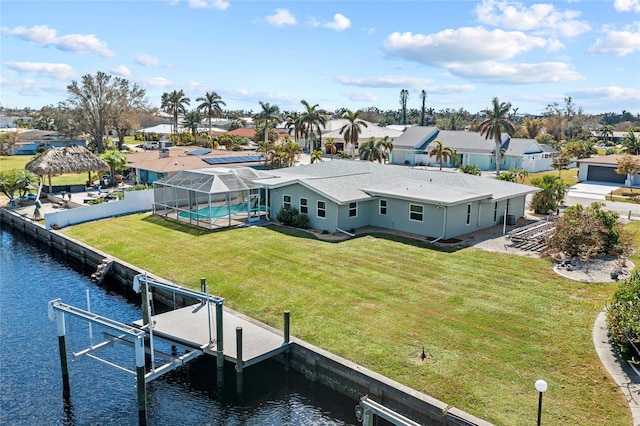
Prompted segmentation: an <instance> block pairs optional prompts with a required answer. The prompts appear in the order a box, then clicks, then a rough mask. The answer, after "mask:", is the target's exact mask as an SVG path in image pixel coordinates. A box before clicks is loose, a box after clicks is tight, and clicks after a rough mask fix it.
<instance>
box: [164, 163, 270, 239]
mask: <svg viewBox="0 0 640 426" xmlns="http://www.w3.org/2000/svg"><path fill="white" fill-rule="evenodd" d="M262 177H264V175H263V174H262V173H261V172H260V171H258V170H255V169H252V168H250V167H238V168H228V169H227V168H224V169H223V168H210V169H199V170H182V171H180V172H178V173H176V174H175V175H173V176H170V177H167V178H164V179H160V180H157V181H155V182H154V183H153V193H154V194H153V197H154V203H153V212H154V214H156V215H158V216H164V217H167V218H171V219H176V220H179V221H181V222H188V223H190V224H193V225H197V226H200V227H203V228H207V229H215V228H226V227H231V226H237V225H242V224H245V223H251V222H257V221H259V220H260V217H261V215H264V214H266V213H267V210H266V200H265V197H264V196H263V194H264V189H263V186H262V185H261V184H258V183H254V180H255V179H260V178H262Z"/></svg>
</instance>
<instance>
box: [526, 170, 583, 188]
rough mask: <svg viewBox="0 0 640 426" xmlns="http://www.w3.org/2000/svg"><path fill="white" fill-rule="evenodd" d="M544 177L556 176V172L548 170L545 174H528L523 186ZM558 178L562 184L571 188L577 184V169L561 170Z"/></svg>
mask: <svg viewBox="0 0 640 426" xmlns="http://www.w3.org/2000/svg"><path fill="white" fill-rule="evenodd" d="M545 175H552V176H558V171H557V170H548V171H545V172H537V173H529V176H527V177H526V178H525V179H524V184H525V185H531V180H532V179H535V178H542V176H545ZM559 176H560V177H561V178H562V180H563V181H564V183H566V184H567V185H569V186H573V185H575V184H576V183H578V168H577V167H574V168H572V169H566V170H562V171H561V172H560V175H559Z"/></svg>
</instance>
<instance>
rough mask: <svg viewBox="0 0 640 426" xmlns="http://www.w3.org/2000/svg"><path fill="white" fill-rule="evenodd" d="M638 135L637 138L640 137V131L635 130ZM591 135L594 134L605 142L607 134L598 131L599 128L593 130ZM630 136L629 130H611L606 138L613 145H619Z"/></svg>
mask: <svg viewBox="0 0 640 426" xmlns="http://www.w3.org/2000/svg"><path fill="white" fill-rule="evenodd" d="M633 133H634V134H635V136H636V139H640V132H633ZM591 136H593V137H594V138H598V139H599V140H601V141H603V142H604V139H605V136H603V134H602V133H601V132H600V131H598V130H592V131H591ZM627 136H629V132H626V131H625V132H618V131H615V132H611V134H609V135H607V136H606V139H607V140H608V141H609V142H611V143H612V144H613V145H618V144H621V143H622V142H623V141H624V140H625V138H626V137H627Z"/></svg>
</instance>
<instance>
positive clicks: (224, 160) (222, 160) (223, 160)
mask: <svg viewBox="0 0 640 426" xmlns="http://www.w3.org/2000/svg"><path fill="white" fill-rule="evenodd" d="M260 160H261V157H260V156H259V155H243V156H238V157H211V158H203V159H202V161H204V162H205V163H207V164H211V165H215V164H232V163H254V162H257V161H260Z"/></svg>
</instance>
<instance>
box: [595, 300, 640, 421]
mask: <svg viewBox="0 0 640 426" xmlns="http://www.w3.org/2000/svg"><path fill="white" fill-rule="evenodd" d="M593 344H594V345H595V347H596V352H597V353H598V356H599V357H600V361H601V362H602V365H603V366H604V368H605V369H606V370H607V372H609V375H610V376H611V377H612V378H613V380H615V382H616V383H617V384H618V387H619V388H620V390H621V391H622V393H624V396H625V397H626V398H627V402H628V403H629V408H630V409H631V415H632V417H633V425H634V426H640V375H639V374H638V371H637V370H636V371H634V369H633V368H632V367H631V366H630V365H629V364H627V363H621V362H620V360H619V359H618V357H617V356H616V354H615V352H614V351H613V348H612V347H611V345H610V344H609V338H608V337H607V319H606V314H605V312H604V311H601V312H600V313H599V314H598V318H596V322H595V323H594V325H593Z"/></svg>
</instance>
